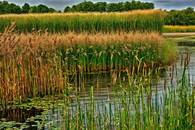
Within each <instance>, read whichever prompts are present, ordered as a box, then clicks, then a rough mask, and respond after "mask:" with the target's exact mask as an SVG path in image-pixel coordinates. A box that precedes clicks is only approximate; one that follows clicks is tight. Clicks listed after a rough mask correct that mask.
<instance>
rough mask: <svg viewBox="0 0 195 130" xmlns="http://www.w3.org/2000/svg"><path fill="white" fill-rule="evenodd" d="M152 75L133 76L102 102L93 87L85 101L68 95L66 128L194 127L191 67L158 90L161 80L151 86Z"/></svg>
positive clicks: (64, 125) (64, 122) (65, 118)
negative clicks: (178, 77) (189, 71)
mask: <svg viewBox="0 0 195 130" xmlns="http://www.w3.org/2000/svg"><path fill="white" fill-rule="evenodd" d="M148 76H149V75H147V76H146V75H145V76H144V75H142V76H141V77H136V78H135V77H134V78H129V81H130V82H129V85H128V86H125V87H124V86H123V85H122V86H123V87H122V88H121V90H120V91H118V92H115V93H114V96H113V97H111V96H110V97H109V99H108V100H107V101H104V102H102V103H101V102H99V103H95V97H94V95H93V88H92V89H91V93H90V94H89V97H90V100H89V102H88V103H83V102H82V98H80V97H79V96H77V100H76V102H75V105H72V106H71V103H70V102H69V98H68V97H66V103H69V106H70V107H66V106H64V108H63V110H64V113H63V115H64V120H63V123H62V124H63V125H61V126H62V128H63V129H98V130H99V129H116V130H123V129H128V130H135V129H138V130H142V129H150V130H151V129H181V130H183V129H185V130H191V129H194V125H195V124H194V116H195V115H194V108H193V107H194V105H195V103H194V96H195V95H194V92H195V91H194V90H193V87H192V86H191V85H190V84H189V79H188V77H187V71H186V70H184V72H183V76H182V77H181V82H180V83H178V84H177V86H174V87H173V86H172V85H171V84H166V85H165V86H166V87H164V88H162V89H161V90H158V89H159V88H158V85H157V84H156V90H152V89H151V88H152V87H153V86H151V82H154V79H152V77H150V76H149V77H148ZM157 82H158V81H157ZM157 82H156V83H157ZM154 85H155V84H154ZM110 98H111V100H110ZM51 126H52V125H51ZM54 126H55V125H54ZM51 128H52V127H51Z"/></svg>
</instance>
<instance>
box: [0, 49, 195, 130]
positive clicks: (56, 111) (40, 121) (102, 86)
mask: <svg viewBox="0 0 195 130" xmlns="http://www.w3.org/2000/svg"><path fill="white" fill-rule="evenodd" d="M186 52H189V54H190V63H189V68H188V69H187V71H188V76H189V79H190V84H191V86H192V87H194V86H195V47H193V46H190V47H188V46H180V47H179V55H178V60H177V63H176V64H175V65H173V66H170V67H169V68H168V70H167V72H166V73H164V74H163V75H164V76H163V77H161V79H160V80H159V82H158V83H157V85H154V86H153V88H152V90H153V91H155V93H154V94H152V97H151V101H152V102H153V103H156V101H157V103H158V106H162V105H164V101H163V93H164V92H165V91H164V88H165V87H166V85H172V86H177V83H178V82H179V80H180V78H181V76H182V73H183V69H184V65H183V63H182V62H181V61H182V59H183V58H184V57H185V56H186ZM117 75H118V74H117ZM111 77H112V75H111V74H108V73H103V74H89V75H85V76H84V78H83V79H84V80H83V81H82V83H83V86H85V87H84V88H85V89H82V88H81V90H78V92H75V93H77V94H78V93H79V95H80V99H79V100H80V104H81V109H82V111H84V112H87V111H88V108H87V106H88V105H89V103H90V101H91V99H90V98H91V97H90V89H91V86H93V88H94V90H93V92H94V100H95V106H96V108H95V109H96V111H97V112H100V113H106V112H107V113H109V112H108V111H112V113H114V111H115V108H116V107H117V108H121V102H122V101H121V99H120V96H114V94H115V93H116V92H118V93H120V89H121V88H120V89H116V88H114V87H112V83H111V82H112V78H111ZM124 77H125V76H124ZM124 77H123V75H122V74H121V75H120V78H118V79H117V80H119V81H121V80H124V81H125V80H126V79H125V78H124ZM48 100H49V101H48ZM75 100H76V96H75V95H74V94H73V95H72V101H71V105H70V108H69V109H70V115H73V116H74V114H75V113H76V109H77V104H76V102H75ZM64 103H65V101H64V100H63V99H61V98H60V99H56V98H51V99H46V101H44V100H43V99H41V100H40V99H37V100H36V105H35V104H30V103H27V104H26V105H27V106H28V107H29V106H31V107H32V106H33V105H35V106H39V108H34V107H33V108H29V109H28V110H27V109H24V108H22V106H20V108H17V106H16V108H10V109H8V110H6V111H0V113H1V116H0V118H1V119H0V129H4V128H21V129H23V130H32V129H35V130H36V129H45V130H48V129H52V128H61V127H62V126H63V125H64V122H65V119H64V112H65V110H64ZM46 104H47V105H48V106H47V107H46V106H45V105H46ZM24 106H25V105H24ZM24 106H23V107H24ZM40 106H41V107H42V108H41V107H40ZM105 108H107V109H105ZM109 108H110V109H109ZM133 111H134V110H133V108H132V113H133ZM2 113H3V114H2ZM70 118H71V116H70Z"/></svg>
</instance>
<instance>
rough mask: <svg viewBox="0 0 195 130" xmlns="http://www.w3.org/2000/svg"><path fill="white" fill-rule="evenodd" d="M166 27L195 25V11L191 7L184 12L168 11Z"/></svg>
mask: <svg viewBox="0 0 195 130" xmlns="http://www.w3.org/2000/svg"><path fill="white" fill-rule="evenodd" d="M165 24H166V25H195V11H194V9H193V8H191V7H189V8H186V9H183V10H171V11H167V16H166V17H165Z"/></svg>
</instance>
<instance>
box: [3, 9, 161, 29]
mask: <svg viewBox="0 0 195 130" xmlns="http://www.w3.org/2000/svg"><path fill="white" fill-rule="evenodd" d="M0 21H1V22H0V32H3V31H4V29H5V28H6V27H7V26H9V25H10V24H11V23H12V22H15V23H16V28H15V31H16V32H33V31H39V30H47V31H48V32H52V33H56V32H69V31H71V32H120V31H121V32H131V31H141V32H151V31H155V32H161V31H162V27H163V23H164V22H163V21H164V13H163V12H162V11H160V10H146V11H140V10H138V11H132V12H124V13H64V14H63V13H52V14H26V15H25V14H24V15H14V14H12V15H0Z"/></svg>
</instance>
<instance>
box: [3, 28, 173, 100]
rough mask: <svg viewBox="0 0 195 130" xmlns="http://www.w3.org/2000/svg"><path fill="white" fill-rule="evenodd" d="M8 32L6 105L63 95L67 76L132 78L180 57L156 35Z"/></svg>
mask: <svg viewBox="0 0 195 130" xmlns="http://www.w3.org/2000/svg"><path fill="white" fill-rule="evenodd" d="M9 30H11V29H8V30H6V31H5V32H4V33H2V34H1V35H0V71H1V73H0V86H2V87H1V88H0V97H1V99H3V101H7V100H14V99H19V100H22V99H26V98H27V97H36V96H44V95H50V94H51V95H53V94H61V93H63V92H64V88H65V87H66V86H68V76H67V75H75V74H81V73H85V72H89V73H90V72H94V71H112V70H119V71H120V70H126V69H128V70H130V71H131V72H133V73H134V72H135V71H137V72H139V71H141V70H142V68H150V67H153V68H154V67H155V66H161V65H167V64H170V63H173V61H174V59H175V57H176V53H175V52H174V51H173V48H174V46H175V45H173V44H169V42H167V41H166V40H164V39H163V38H162V37H161V36H160V35H159V34H156V33H145V34H141V33H118V34H92V35H91V34H87V33H81V34H75V33H67V34H48V33H44V34H39V33H31V34H15V33H10V32H9ZM170 45H172V47H170ZM170 49H171V50H170ZM170 52H171V53H170ZM165 53H166V54H165ZM134 67H136V68H137V70H136V69H135V68H134Z"/></svg>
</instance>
